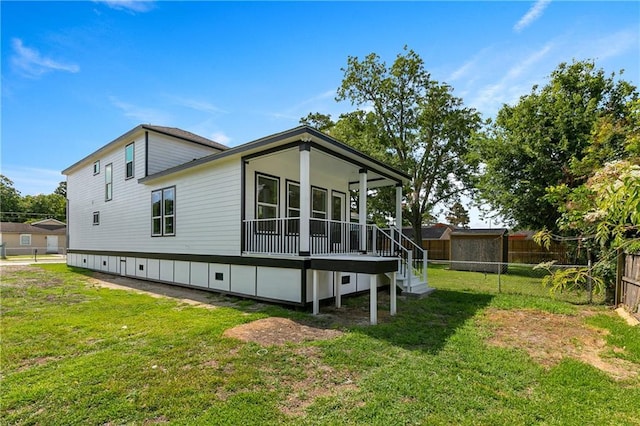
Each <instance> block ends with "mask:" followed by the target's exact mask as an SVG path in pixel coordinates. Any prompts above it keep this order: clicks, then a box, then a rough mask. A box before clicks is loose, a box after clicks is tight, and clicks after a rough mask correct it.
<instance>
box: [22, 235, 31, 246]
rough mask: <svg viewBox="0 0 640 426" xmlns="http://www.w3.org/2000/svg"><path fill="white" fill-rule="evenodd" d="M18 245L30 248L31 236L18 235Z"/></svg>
mask: <svg viewBox="0 0 640 426" xmlns="http://www.w3.org/2000/svg"><path fill="white" fill-rule="evenodd" d="M20 245H21V246H30V245H31V234H20Z"/></svg>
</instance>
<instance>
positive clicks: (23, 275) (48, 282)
mask: <svg viewBox="0 0 640 426" xmlns="http://www.w3.org/2000/svg"><path fill="white" fill-rule="evenodd" d="M0 281H1V282H2V285H3V286H6V287H23V288H24V287H32V286H35V287H39V288H49V287H55V286H57V285H60V284H61V283H62V280H61V279H59V278H55V277H52V276H51V274H49V273H48V272H47V271H45V270H44V269H42V268H38V267H35V266H25V265H6V266H5V265H3V266H2V268H0Z"/></svg>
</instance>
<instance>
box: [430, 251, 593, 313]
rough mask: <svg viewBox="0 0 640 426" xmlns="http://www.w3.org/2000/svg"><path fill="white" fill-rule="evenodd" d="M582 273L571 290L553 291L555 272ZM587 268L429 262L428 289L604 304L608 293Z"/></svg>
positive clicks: (500, 263) (523, 264) (575, 266)
mask: <svg viewBox="0 0 640 426" xmlns="http://www.w3.org/2000/svg"><path fill="white" fill-rule="evenodd" d="M563 272H564V273H572V274H574V273H575V274H579V275H580V276H581V277H582V278H583V280H581V282H580V284H579V285H576V286H573V287H574V288H572V289H571V290H567V289H566V288H565V289H556V290H555V291H553V290H552V284H553V282H552V281H551V279H550V278H551V274H552V273H563ZM590 277H591V271H590V268H589V266H588V265H556V264H553V265H551V264H547V265H546V268H545V267H541V266H540V265H539V264H528V263H502V262H471V261H440V260H430V261H429V269H428V278H429V286H431V287H434V288H437V289H443V290H455V291H474V292H482V293H492V294H497V293H503V294H521V295H530V296H538V297H546V298H555V299H558V300H563V301H567V302H571V303H578V304H587V303H603V302H604V299H605V294H604V291H603V289H601V288H599V286H598V285H597V282H596V281H594V280H592V279H591V278H590Z"/></svg>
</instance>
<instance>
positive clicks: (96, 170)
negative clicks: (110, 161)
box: [93, 160, 100, 175]
mask: <svg viewBox="0 0 640 426" xmlns="http://www.w3.org/2000/svg"><path fill="white" fill-rule="evenodd" d="M99 173H100V160H97V161H96V162H94V163H93V174H94V175H97V174H99Z"/></svg>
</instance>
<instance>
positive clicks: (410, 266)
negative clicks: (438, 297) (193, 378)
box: [405, 250, 413, 293]
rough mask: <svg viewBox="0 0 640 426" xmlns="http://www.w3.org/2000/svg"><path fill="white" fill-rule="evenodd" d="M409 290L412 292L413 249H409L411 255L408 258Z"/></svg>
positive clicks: (407, 275)
mask: <svg viewBox="0 0 640 426" xmlns="http://www.w3.org/2000/svg"><path fill="white" fill-rule="evenodd" d="M405 276H406V277H407V292H408V293H411V281H412V280H411V278H413V250H409V257H408V258H407V272H406V273H405Z"/></svg>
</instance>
